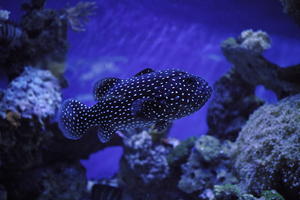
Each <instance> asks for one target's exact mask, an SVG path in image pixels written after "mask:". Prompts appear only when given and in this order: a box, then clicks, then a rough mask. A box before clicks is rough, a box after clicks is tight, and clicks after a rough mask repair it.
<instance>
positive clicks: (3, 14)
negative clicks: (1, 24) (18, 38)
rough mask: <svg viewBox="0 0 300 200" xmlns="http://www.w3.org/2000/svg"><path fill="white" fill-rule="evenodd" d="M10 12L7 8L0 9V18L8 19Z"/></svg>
mask: <svg viewBox="0 0 300 200" xmlns="http://www.w3.org/2000/svg"><path fill="white" fill-rule="evenodd" d="M9 15H10V12H9V11H8V10H0V20H3V21H5V20H8V19H9Z"/></svg>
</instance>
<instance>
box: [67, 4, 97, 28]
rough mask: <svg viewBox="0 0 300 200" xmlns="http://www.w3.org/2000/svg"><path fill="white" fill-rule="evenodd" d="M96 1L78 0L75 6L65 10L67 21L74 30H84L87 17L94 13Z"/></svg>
mask: <svg viewBox="0 0 300 200" xmlns="http://www.w3.org/2000/svg"><path fill="white" fill-rule="evenodd" d="M96 8H97V6H96V2H83V1H81V2H79V3H78V4H77V5H76V6H74V7H70V8H67V9H66V10H65V12H66V17H67V19H68V22H69V23H70V25H71V28H72V29H73V30H74V31H85V30H86V29H85V26H86V23H87V22H88V20H89V17H90V16H92V15H94V11H95V9H96Z"/></svg>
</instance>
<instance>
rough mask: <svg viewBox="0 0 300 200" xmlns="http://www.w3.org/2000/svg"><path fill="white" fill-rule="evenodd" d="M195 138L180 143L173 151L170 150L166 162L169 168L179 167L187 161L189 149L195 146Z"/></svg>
mask: <svg viewBox="0 0 300 200" xmlns="http://www.w3.org/2000/svg"><path fill="white" fill-rule="evenodd" d="M196 140H197V138H196V137H190V138H188V139H186V140H184V141H182V142H180V143H179V144H178V145H177V146H175V148H174V149H172V150H170V153H169V154H168V156H167V161H168V163H169V165H170V166H176V165H181V164H183V163H184V162H186V161H187V158H188V157H189V155H190V152H191V149H192V148H193V147H194V145H195V141H196Z"/></svg>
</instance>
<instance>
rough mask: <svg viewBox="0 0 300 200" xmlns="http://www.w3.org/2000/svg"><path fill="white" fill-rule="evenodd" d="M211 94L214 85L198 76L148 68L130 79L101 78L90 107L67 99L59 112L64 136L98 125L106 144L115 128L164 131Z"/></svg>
mask: <svg viewBox="0 0 300 200" xmlns="http://www.w3.org/2000/svg"><path fill="white" fill-rule="evenodd" d="M211 93H212V88H211V87H210V86H209V85H208V83H207V82H206V81H205V80H204V79H202V78H200V77H198V76H195V75H192V74H189V73H186V72H183V71H181V70H175V69H167V70H161V71H154V70H152V69H150V68H146V69H144V70H142V71H141V72H139V73H137V74H136V75H135V76H133V77H132V78H129V79H119V78H104V79H102V80H100V81H98V82H97V83H96V84H95V87H94V97H95V100H96V101H97V103H96V104H95V105H93V106H91V107H88V106H86V105H84V104H82V103H81V102H79V101H77V100H74V99H69V100H66V101H65V102H64V103H63V104H62V107H61V109H60V112H59V127H60V129H61V131H62V133H63V135H64V136H65V137H67V138H69V139H74V140H77V139H79V138H81V137H82V136H83V135H85V134H86V133H87V131H88V129H90V128H92V127H96V128H97V130H98V132H97V135H98V137H99V139H100V141H101V142H103V143H105V142H108V141H109V140H110V138H111V137H112V135H113V134H114V133H116V131H123V130H130V129H134V128H144V127H145V128H146V127H150V126H153V125H154V127H155V128H156V129H158V130H163V129H164V128H166V127H167V126H168V124H169V123H170V122H171V121H173V120H175V119H179V118H182V117H184V116H187V115H190V114H191V113H193V112H196V111H197V110H199V109H200V108H201V107H202V106H203V105H204V104H205V102H206V101H207V100H208V99H209V97H210V96H211Z"/></svg>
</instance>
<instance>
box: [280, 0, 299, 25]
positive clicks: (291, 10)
mask: <svg viewBox="0 0 300 200" xmlns="http://www.w3.org/2000/svg"><path fill="white" fill-rule="evenodd" d="M280 2H281V4H282V6H283V11H284V12H285V13H287V14H289V15H290V16H292V17H293V18H294V19H295V21H296V23H298V24H299V25H300V2H299V1H298V0H280Z"/></svg>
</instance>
